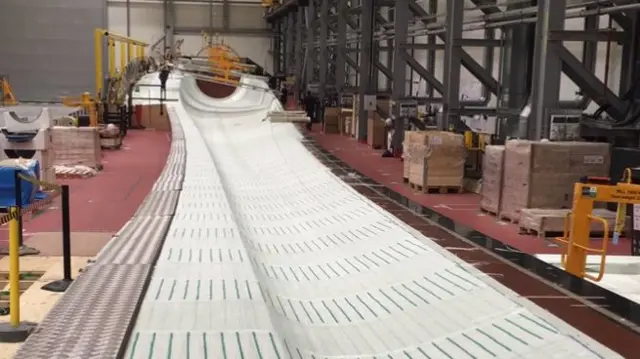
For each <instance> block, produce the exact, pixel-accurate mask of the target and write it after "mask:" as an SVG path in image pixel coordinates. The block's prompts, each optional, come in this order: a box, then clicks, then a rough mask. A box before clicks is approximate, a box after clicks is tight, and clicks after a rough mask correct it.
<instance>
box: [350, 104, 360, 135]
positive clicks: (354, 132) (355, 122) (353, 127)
mask: <svg viewBox="0 0 640 359" xmlns="http://www.w3.org/2000/svg"><path fill="white" fill-rule="evenodd" d="M359 104H360V100H359V97H358V94H353V104H352V107H351V112H352V114H351V136H353V137H358V118H359V117H360V116H359V115H360V113H359V112H358V106H359Z"/></svg>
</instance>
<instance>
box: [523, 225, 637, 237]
mask: <svg viewBox="0 0 640 359" xmlns="http://www.w3.org/2000/svg"><path fill="white" fill-rule="evenodd" d="M518 233H519V234H527V235H531V236H535V237H538V238H556V237H563V236H564V232H560V231H538V230H535V229H531V228H525V227H519V228H518ZM590 237H591V238H603V237H604V232H591V235H590ZM612 237H613V231H609V238H612ZM620 237H627V233H624V232H623V233H622V234H621V235H620Z"/></svg>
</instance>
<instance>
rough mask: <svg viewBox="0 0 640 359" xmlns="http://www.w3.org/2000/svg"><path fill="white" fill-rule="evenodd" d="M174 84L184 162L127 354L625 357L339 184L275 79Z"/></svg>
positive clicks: (253, 358) (303, 358) (184, 358)
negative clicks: (289, 111) (222, 90)
mask: <svg viewBox="0 0 640 359" xmlns="http://www.w3.org/2000/svg"><path fill="white" fill-rule="evenodd" d="M147 80H148V81H155V77H149V78H147ZM245 81H247V82H248V83H250V84H251V85H253V86H264V87H265V88H266V85H264V84H263V83H262V84H261V83H260V81H258V80H254V79H246V80H245ZM172 88H173V89H172ZM176 91H179V99H180V101H179V102H173V103H169V104H168V106H170V107H173V108H174V109H175V113H176V115H177V117H179V121H180V123H181V124H182V126H183V130H184V136H185V140H186V148H187V164H186V175H185V179H184V183H183V186H182V192H181V194H180V199H179V203H178V207H177V210H176V213H175V216H174V219H173V222H172V224H171V227H170V229H169V231H168V236H167V238H166V241H165V244H164V247H163V249H162V252H161V254H160V257H159V259H158V262H157V264H156V266H155V270H154V273H153V274H152V279H151V284H150V286H149V289H148V291H147V293H146V296H145V300H144V302H143V304H142V307H141V310H140V313H139V316H138V319H137V322H136V325H135V328H134V330H133V333H132V335H131V338H130V341H129V345H128V352H127V354H126V356H125V357H126V358H132V359H133V358H136V359H137V358H140V359H142V358H180V359H202V358H221V359H222V358H234V359H235V358H242V359H267V358H283V359H284V358H298V359H312V358H315V359H321V358H383V357H384V358H433V359H436V358H451V359H466V358H470V359H474V358H478V359H480V358H545V359H546V358H571V359H574V358H606V359H612V358H621V357H620V356H619V355H617V354H616V353H614V352H612V351H610V350H609V349H607V348H605V347H603V346H602V345H600V344H599V343H597V342H596V341H594V340H592V339H591V338H589V337H586V336H585V335H584V334H582V333H580V332H579V331H577V330H575V329H574V328H572V327H570V326H569V325H567V324H566V323H564V322H562V321H561V320H559V319H558V318H556V317H554V316H552V315H550V314H549V313H547V312H546V311H544V310H543V309H541V308H539V307H537V306H535V305H534V304H533V303H531V302H529V301H528V300H526V299H523V298H520V297H518V296H517V294H516V293H514V292H512V291H510V290H508V289H507V288H505V287H504V286H502V285H501V284H499V283H498V282H496V281H495V280H493V279H492V278H490V277H488V276H486V275H484V274H483V273H482V272H480V271H478V270H477V269H475V268H474V267H472V266H470V265H467V264H466V263H464V262H462V261H460V260H459V259H457V258H456V257H454V256H453V255H451V254H449V253H448V252H446V251H444V250H443V249H442V248H441V247H439V246H438V245H437V244H436V243H435V242H434V241H433V240H431V239H429V238H426V237H424V236H422V235H421V234H419V233H418V232H417V231H414V230H413V229H411V228H410V227H408V226H407V225H405V224H404V223H402V222H400V221H399V220H397V219H396V218H395V217H393V216H392V215H391V214H389V213H387V212H385V211H384V210H383V209H382V208H380V207H378V206H376V205H375V204H374V203H372V202H371V201H369V200H368V199H366V198H364V197H363V196H361V195H360V194H358V193H357V192H356V191H354V190H353V189H352V188H351V187H349V186H348V185H346V184H344V183H343V182H342V181H341V180H340V179H339V178H338V177H336V176H335V175H333V174H332V173H331V172H330V171H329V170H328V169H327V168H326V167H324V166H323V165H322V164H321V163H320V162H319V161H318V160H316V159H315V158H314V157H313V155H312V154H310V153H309V152H308V151H307V150H306V149H305V147H304V146H303V143H302V141H303V137H302V135H301V134H300V133H299V131H298V130H297V129H296V127H295V126H293V125H292V124H288V123H278V124H272V123H270V122H268V121H262V120H263V118H265V117H266V113H267V112H268V111H270V110H279V109H281V106H280V104H279V103H278V102H277V101H276V100H275V98H274V96H273V95H272V94H271V93H269V92H267V91H256V90H251V89H241V90H239V91H238V92H237V93H236V94H234V95H232V96H231V97H230V98H229V99H226V100H214V99H210V98H208V97H206V96H204V94H202V93H200V91H199V90H198V88H197V86H196V85H195V82H194V81H193V79H191V78H189V77H185V78H183V79H180V78H179V77H176V78H172V79H171V80H170V83H169V96H177V95H178V94H177V93H176Z"/></svg>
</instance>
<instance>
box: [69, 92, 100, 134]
mask: <svg viewBox="0 0 640 359" xmlns="http://www.w3.org/2000/svg"><path fill="white" fill-rule="evenodd" d="M62 103H63V104H64V105H65V106H70V107H82V108H83V109H84V110H85V111H87V113H88V114H89V125H90V126H93V127H95V126H98V104H97V102H96V100H94V99H93V98H91V94H90V93H88V92H85V93H83V94H82V95H80V97H63V98H62Z"/></svg>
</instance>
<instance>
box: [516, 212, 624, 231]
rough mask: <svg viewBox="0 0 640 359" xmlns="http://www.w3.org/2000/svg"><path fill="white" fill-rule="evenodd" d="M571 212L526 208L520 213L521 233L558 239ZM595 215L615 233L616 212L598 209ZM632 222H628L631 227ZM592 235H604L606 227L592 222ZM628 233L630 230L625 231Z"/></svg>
mask: <svg viewBox="0 0 640 359" xmlns="http://www.w3.org/2000/svg"><path fill="white" fill-rule="evenodd" d="M570 212H571V210H570V209H541V208H524V209H522V211H521V213H520V223H519V227H520V233H527V234H532V235H536V236H538V237H545V238H547V237H556V236H561V235H562V233H563V232H564V226H565V219H566V218H567V215H568V214H569V213H570ZM593 215H594V216H598V217H602V218H603V219H604V220H605V221H607V224H608V225H609V232H611V231H613V229H614V228H615V223H616V212H614V211H609V210H607V209H604V208H596V209H594V210H593ZM630 222H631V221H626V222H625V223H626V224H627V227H630ZM590 223H591V233H592V234H594V235H602V234H603V232H604V227H603V225H602V222H601V221H591V222H590ZM625 232H627V233H628V228H626V229H625Z"/></svg>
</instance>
